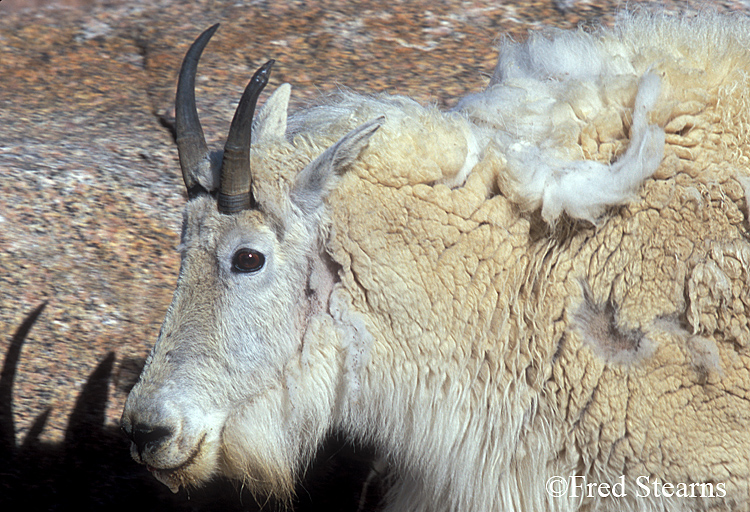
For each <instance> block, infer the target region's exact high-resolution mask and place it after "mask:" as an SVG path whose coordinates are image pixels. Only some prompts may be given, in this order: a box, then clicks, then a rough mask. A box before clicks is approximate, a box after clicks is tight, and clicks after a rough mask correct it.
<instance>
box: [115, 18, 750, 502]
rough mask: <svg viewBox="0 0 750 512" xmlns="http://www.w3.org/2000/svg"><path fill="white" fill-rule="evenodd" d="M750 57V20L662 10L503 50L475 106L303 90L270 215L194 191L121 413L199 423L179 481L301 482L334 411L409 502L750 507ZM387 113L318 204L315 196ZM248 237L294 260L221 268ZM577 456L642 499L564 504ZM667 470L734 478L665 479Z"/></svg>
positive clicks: (273, 149)
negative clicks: (230, 209)
mask: <svg viewBox="0 0 750 512" xmlns="http://www.w3.org/2000/svg"><path fill="white" fill-rule="evenodd" d="M749 73H750V22H749V21H748V20H747V19H746V18H743V17H733V18H730V17H715V16H713V15H707V14H706V15H703V16H699V17H697V18H695V19H674V18H669V17H663V16H660V15H648V14H641V15H627V16H624V17H623V18H622V19H621V21H620V22H619V24H618V25H617V26H616V27H615V28H614V29H601V30H598V31H596V32H594V33H590V34H589V33H585V32H583V31H576V32H560V31H552V32H548V33H544V34H536V35H532V36H531V37H530V39H529V40H528V41H527V42H525V43H520V44H518V43H506V44H504V45H503V47H502V48H501V57H500V59H499V64H498V67H497V70H496V71H495V75H494V77H493V80H492V82H491V84H490V86H489V87H488V89H487V90H486V91H485V92H483V93H479V94H477V95H474V96H471V97H468V98H466V99H464V100H463V101H462V102H461V103H460V104H459V106H458V107H457V109H456V110H454V111H452V112H440V111H438V110H436V109H434V108H425V107H422V106H420V105H418V104H416V103H415V102H414V101H412V100H409V99H408V98H404V97H397V96H396V97H394V96H377V97H363V96H359V95H355V94H344V95H342V96H339V97H337V98H334V99H331V100H330V102H329V103H327V104H325V105H322V106H320V107H316V108H313V109H311V110H307V111H304V112H300V113H297V114H293V115H291V116H290V117H289V118H288V119H287V116H286V108H287V104H288V99H289V90H288V87H287V86H283V87H282V88H280V89H279V91H278V92H277V93H276V95H274V96H273V97H272V99H269V100H268V102H267V104H266V106H265V108H264V109H263V111H262V112H261V113H260V114H259V117H258V119H257V120H256V130H255V142H254V145H253V153H252V158H253V169H254V180H255V184H254V187H255V194H256V197H257V198H258V201H259V203H260V211H258V212H251V213H243V214H241V215H239V216H238V217H237V218H236V219H234V218H230V217H228V216H223V215H221V214H218V213H217V212H216V211H215V208H214V207H213V202H212V200H211V199H210V198H201V199H197V200H194V201H192V202H191V203H190V204H189V205H188V207H187V212H188V213H187V220H186V225H185V235H184V239H183V244H184V246H185V248H184V256H183V269H182V271H181V278H180V284H179V285H178V289H177V291H176V293H175V301H174V303H173V305H172V308H171V309H170V313H169V315H168V317H167V320H166V321H165V326H164V329H163V332H162V335H161V336H160V339H159V341H158V343H157V346H156V347H155V349H154V354H153V356H152V360H151V362H150V364H149V366H148V367H147V368H146V369H145V370H144V374H143V376H142V379H141V382H140V383H139V385H138V386H137V387H136V388H135V389H134V390H133V392H132V394H131V396H130V398H129V401H128V405H127V407H126V411H125V413H124V416H123V418H124V421H151V422H159V421H161V422H173V423H174V422H175V421H177V422H178V423H179V421H182V424H183V428H182V432H184V434H175V436H174V437H173V439H170V440H169V442H168V444H165V445H164V446H162V447H160V448H159V449H156V448H155V449H154V450H153V451H152V452H149V453H145V454H134V455H135V456H136V458H137V459H140V460H141V461H142V462H146V463H148V464H150V465H152V466H155V467H157V468H163V471H161V472H159V471H157V476H160V477H161V478H162V479H163V480H165V481H166V482H167V483H168V484H169V485H171V486H172V487H173V488H176V487H177V486H178V485H180V484H190V483H200V482H201V481H204V480H205V479H206V478H208V477H210V475H212V474H217V473H223V474H228V475H231V476H235V477H238V478H242V479H244V480H245V481H246V482H247V483H248V485H250V486H251V487H252V488H254V489H256V490H258V491H262V492H275V493H277V494H279V495H281V496H285V495H287V494H288V493H289V492H290V490H291V485H292V481H293V479H294V477H295V474H296V472H297V471H298V470H299V468H300V466H301V465H304V463H305V461H306V460H307V458H308V457H309V455H310V453H311V452H312V450H313V449H314V447H315V446H316V444H317V443H318V442H319V441H320V440H321V439H322V436H323V435H324V434H325V433H326V431H328V430H329V429H331V428H334V427H335V428H338V429H342V430H343V431H345V432H347V433H348V434H349V435H350V436H351V437H352V438H354V439H365V440H367V441H371V442H374V443H375V444H376V445H377V446H378V447H379V450H380V452H381V454H382V456H383V457H384V458H385V459H386V460H387V461H388V462H389V465H390V470H391V473H392V476H393V479H394V485H393V487H392V489H391V491H390V493H389V496H388V501H387V504H386V505H385V508H386V510H390V511H407V510H408V511H421V510H423V511H431V512H436V511H487V512H489V511H542V510H560V511H572V510H612V511H619V510H670V511H671V510H750V494H749V491H748V489H749V488H750V347H749V345H750V237H749V236H748V231H749V230H750V221H749V220H748V203H750V199H749V198H748V188H750V187H749V186H748V183H750V170H749V169H750V140H749V137H750V135H749V134H750V108H749V107H750V88H749V87H748V86H749V84H748V76H749ZM378 116H385V118H384V119H381V120H379V121H376V122H377V123H378V124H379V125H380V128H379V129H378V130H377V132H370V131H367V132H361V131H360V132H359V133H360V134H365V140H364V141H363V142H361V143H360V142H351V143H350V144H349V147H344V149H343V150H342V151H345V153H346V156H347V157H348V158H349V160H347V161H351V164H350V165H343V164H342V165H341V166H339V167H337V165H333V168H332V171H331V177H330V179H331V180H332V181H331V182H330V183H329V184H328V185H326V186H325V187H323V189H321V194H322V196H321V197H322V199H323V201H324V202H323V203H322V204H321V205H320V207H314V208H313V207H308V206H305V205H309V204H311V203H309V202H308V201H307V200H305V201H301V200H298V199H294V198H295V197H297V198H299V197H306V198H307V197H308V195H309V193H310V190H309V187H308V188H307V189H306V188H305V187H304V184H300V179H302V180H303V181H304V178H300V176H305V175H309V174H310V173H309V172H307V174H306V173H305V172H303V173H301V174H299V171H300V170H301V169H303V168H307V169H310V162H311V161H312V160H313V159H314V158H316V157H317V156H318V155H319V154H320V153H322V152H323V151H324V150H325V149H326V148H328V147H330V146H332V145H334V144H336V142H337V141H338V140H340V139H341V137H343V136H344V135H346V134H347V133H349V132H350V131H351V130H353V129H355V128H356V127H357V126H360V125H362V124H363V123H366V122H368V121H371V120H373V119H376V118H377V117H378ZM373 126H375V125H373ZM375 127H377V126H375ZM348 140H350V141H352V140H354V139H351V138H350V139H348ZM345 146H346V145H345ZM326 154H328V153H326ZM332 158H333V157H332ZM334 160H335V158H334ZM332 161H333V160H332ZM336 161H338V160H336ZM339 176H341V177H340V178H339ZM329 189H331V191H330V193H328V192H326V191H327V190H329ZM300 190H304V191H305V192H304V193H303V192H300ZM290 191H291V192H290ZM305 194H308V195H305ZM305 209H309V211H302V210H305ZM269 226H271V227H269ZM273 226H276V227H273ZM274 230H276V231H274ZM282 232H283V235H280V233H282ZM240 239H241V241H240V242H238V241H237V240H240ZM238 243H245V244H259V245H258V246H259V247H265V250H267V251H268V252H269V254H272V255H273V259H269V260H268V261H269V262H272V264H273V265H274V266H273V267H272V268H271V267H270V266H269V268H266V269H264V272H266V271H268V272H267V273H266V274H259V276H260V277H259V278H258V279H255V280H253V278H248V279H245V280H244V281H243V280H242V279H238V278H237V276H234V275H231V274H230V273H227V272H226V271H225V270H222V265H225V263H222V262H224V261H226V259H227V257H228V255H231V251H232V248H234V247H237V244H238ZM201 261H202V263H201ZM191 265H192V268H191ZM217 265H218V267H217ZM269 265H271V263H269ZM256 277H258V276H256ZM243 279H244V277H243ZM264 280H265V281H264ZM198 283H203V284H198ZM306 288H307V289H308V292H309V290H310V289H312V290H313V291H316V290H318V291H319V293H317V292H316V293H313V294H312V295H311V294H310V293H306ZM205 296H209V297H210V298H211V300H210V301H209V302H206V300H207V299H205ZM238 358H239V359H238ZM243 358H244V359H243ZM188 375H189V376H190V377H189V378H188V377H186V376H188ZM175 387H179V389H180V393H175V392H174V391H170V389H173V388H175ZM164 403H170V404H172V405H171V406H170V407H169V408H168V409H169V411H170V412H165V410H166V409H167V408H165V406H164ZM178 415H185V416H183V419H181V420H179V421H178V420H176V419H175V418H176V417H177V416H178ZM188 427H189V428H188ZM201 436H207V437H206V439H207V440H208V441H205V442H204V443H203V444H202V445H200V449H198V451H197V455H195V456H194V458H193V459H190V460H188V462H185V461H186V457H184V456H181V455H180V451H179V450H180V449H182V450H184V451H187V452H189V451H191V450H194V449H195V447H196V445H198V441H197V439H200V438H201ZM164 461H167V462H164ZM183 464H184V465H183ZM178 466H179V469H177V470H176V471H172V469H171V468H174V467H178ZM554 476H560V477H563V478H565V479H569V478H570V477H572V476H579V477H582V478H585V479H586V481H587V482H596V483H609V484H610V485H611V484H614V483H616V482H618V481H619V479H620V478H623V479H624V482H625V485H626V491H627V494H628V496H626V497H621V498H613V497H608V498H602V497H597V496H594V497H590V498H589V497H586V498H575V497H571V496H570V493H568V495H566V496H563V497H559V498H554V497H551V496H550V495H549V494H548V492H547V491H546V488H545V484H546V483H547V481H548V479H549V478H551V477H554ZM644 476H645V477H647V478H649V479H650V480H651V482H653V481H654V480H658V481H659V482H662V483H664V482H669V483H672V484H678V483H685V484H690V483H696V484H700V483H711V484H712V485H713V486H714V487H716V486H717V485H718V484H723V489H724V490H725V492H724V496H720V497H715V498H705V499H704V498H700V497H695V498H684V497H677V496H672V497H655V496H654V495H653V494H652V495H650V496H648V497H639V496H637V493H638V489H639V488H638V487H637V486H636V483H635V482H636V479H637V478H638V477H644Z"/></svg>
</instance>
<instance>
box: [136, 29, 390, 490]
mask: <svg viewBox="0 0 750 512" xmlns="http://www.w3.org/2000/svg"><path fill="white" fill-rule="evenodd" d="M215 30H216V26H214V27H211V28H210V29H208V30H207V31H206V32H204V33H203V34H202V35H201V36H200V37H199V38H198V39H197V40H196V41H195V43H193V45H192V47H191V48H190V50H189V51H188V52H187V54H186V56H185V59H184V61H183V65H182V70H181V72H180V78H179V83H178V87H177V99H176V135H177V137H176V138H177V145H178V150H179V155H180V165H181V167H182V173H183V178H184V181H185V186H186V187H187V191H188V197H189V201H188V204H187V207H186V210H185V215H184V224H183V230H182V242H181V246H180V247H181V255H182V262H181V268H180V276H179V281H178V284H177V289H176V290H175V294H174V298H173V301H172V304H171V306H170V308H169V310H168V312H167V315H166V319H165V320H164V324H163V326H162V329H161V333H160V334H159V338H158V340H157V342H156V345H155V346H154V349H153V351H152V352H151V354H150V356H149V358H148V360H147V362H146V366H145V368H144V370H143V373H142V375H141V378H140V381H139V382H138V384H137V385H136V386H135V387H134V388H133V390H132V391H131V393H130V396H129V397H128V400H127V404H126V406H125V410H124V412H123V416H122V427H123V430H124V431H125V433H126V434H127V435H128V436H129V437H130V439H131V440H132V441H133V443H132V447H131V451H132V455H133V457H134V458H135V459H136V460H137V461H138V462H141V463H143V464H146V465H147V466H148V467H149V469H150V470H151V471H152V472H153V473H154V475H155V476H156V477H157V478H158V479H159V480H161V481H162V482H164V483H165V484H166V485H168V486H169V487H170V488H171V489H172V490H173V491H175V492H176V491H177V490H178V489H179V487H180V486H181V485H191V484H200V483H202V482H204V481H206V480H207V479H209V478H211V477H212V476H214V475H226V476H230V477H236V478H242V479H244V481H245V484H246V485H248V486H249V487H251V488H252V489H254V490H256V491H264V492H273V493H277V494H280V495H282V496H283V495H285V494H286V493H288V492H289V491H290V490H291V488H292V484H293V480H294V478H293V477H294V472H295V469H296V466H297V465H298V464H300V463H301V462H302V461H303V460H304V459H305V457H306V456H307V455H309V454H310V452H311V451H312V450H313V449H314V448H315V444H316V443H317V442H318V441H319V439H320V437H321V436H322V435H323V434H324V433H325V430H326V429H327V428H328V427H329V426H330V419H331V417H332V414H333V409H334V407H335V401H336V398H335V394H336V386H337V385H338V383H337V379H339V377H337V376H336V373H337V372H335V371H334V370H333V368H334V367H335V365H336V364H337V363H336V362H335V361H337V360H338V359H340V355H338V354H337V349H336V348H335V347H333V346H332V347H329V348H328V349H326V348H325V347H324V345H325V343H319V345H321V347H318V348H316V349H315V350H312V349H311V348H310V347H308V346H306V343H307V341H306V340H307V339H308V338H315V339H316V340H318V341H320V340H324V339H325V336H320V335H317V336H307V337H306V333H308V334H309V332H310V330H311V329H318V330H320V329H323V327H321V325H320V322H318V323H317V324H316V325H317V327H315V326H313V325H312V324H314V323H315V322H317V321H315V322H313V321H312V320H311V319H312V318H314V317H316V315H318V314H319V313H320V312H321V311H325V310H326V309H327V302H328V299H329V296H330V293H331V290H332V287H333V284H334V281H335V278H336V276H335V273H336V271H335V269H334V268H333V267H332V265H331V263H330V261H329V260H327V258H326V256H325V251H324V250H323V242H324V240H323V238H324V234H325V232H326V229H325V226H323V225H322V224H321V223H322V221H321V219H323V218H325V215H324V213H323V210H324V199H325V195H326V193H327V191H328V190H329V189H330V187H331V186H332V183H333V181H334V180H335V177H336V176H337V175H338V174H339V173H341V172H342V171H343V170H344V168H345V167H347V166H348V165H349V164H350V163H351V162H352V161H353V160H354V159H356V158H357V157H358V155H359V153H360V151H361V150H362V148H364V146H365V145H366V144H367V142H368V139H369V138H370V136H371V135H372V134H373V133H374V132H375V131H376V130H377V128H378V127H379V126H380V123H381V122H382V118H381V119H377V120H375V121H372V122H369V123H366V124H363V125H361V126H360V127H359V128H357V129H355V130H353V131H352V132H350V133H349V134H347V135H346V136H344V137H343V138H342V139H340V140H339V141H338V142H337V143H336V144H334V145H333V146H331V147H330V148H328V149H327V150H326V151H324V152H323V153H322V154H321V155H320V156H318V157H317V158H316V159H314V160H313V161H312V162H309V159H308V160H307V162H305V161H303V159H302V157H296V156H294V155H295V147H294V142H293V141H289V140H287V138H286V136H285V132H286V120H287V106H288V100H289V87H288V86H281V87H280V88H279V90H277V91H276V93H275V94H274V95H273V96H272V97H271V99H269V100H268V101H267V102H266V105H265V106H264V109H263V112H262V114H261V115H259V116H258V117H259V118H258V119H256V123H255V124H254V123H253V112H254V109H255V104H256V101H257V99H258V96H259V94H260V92H261V90H262V89H263V87H264V86H265V84H266V82H267V81H268V76H269V72H270V68H271V65H272V63H273V61H269V62H268V63H267V64H265V65H264V66H262V67H261V68H260V69H259V70H258V71H257V72H256V73H255V75H254V76H253V78H252V80H251V81H250V83H249V85H248V86H247V88H246V89H245V92H244V94H243V96H242V99H241V100H240V103H239V106H238V107H237V111H236V113H235V115H234V119H233V121H232V125H231V128H230V131H229V135H228V137H227V142H226V145H225V147H224V152H223V157H221V158H214V156H216V155H213V154H211V153H210V152H209V151H208V149H207V145H206V142H205V139H204V136H203V130H202V128H201V125H200V122H199V120H198V114H197V110H196V106H195V94H194V85H195V74H196V68H197V64H198V60H199V58H200V55H201V53H202V51H203V49H204V47H205V46H206V44H207V43H208V40H209V39H210V37H211V36H212V35H213V33H214V31H215ZM251 130H255V132H256V133H255V140H256V144H255V146H256V147H255V148H254V155H253V157H254V158H253V163H254V165H255V166H256V167H257V168H258V169H256V170H255V171H253V173H251V171H250V144H251ZM258 147H260V148H261V149H260V150H259V149H258ZM256 153H257V154H256ZM269 155H270V156H269ZM275 155H276V156H278V155H285V156H284V158H281V157H279V158H276V156H275ZM279 159H281V160H283V162H284V163H283V164H281V165H280V164H279V163H278V162H279ZM308 162H309V163H308ZM284 165H286V166H287V167H294V166H295V165H298V167H297V169H296V170H299V169H300V168H302V167H303V168H302V169H301V170H300V171H299V172H294V173H291V175H292V176H293V177H292V178H291V179H290V180H288V183H289V184H288V185H286V184H285V183H287V181H285V180H282V179H281V177H280V176H279V173H280V172H281V171H280V170H279V169H278V168H279V167H280V166H284ZM274 166H275V168H274ZM264 173H265V174H264ZM253 175H255V176H256V178H257V177H258V176H259V175H261V176H271V178H267V179H261V180H257V179H256V180H255V183H254V180H253ZM323 224H324V223H323ZM326 350H328V352H327V353H326V352H325V351H326ZM316 365H320V367H319V368H318V367H316ZM312 382H314V385H313V384H312Z"/></svg>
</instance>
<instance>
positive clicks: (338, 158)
mask: <svg viewBox="0 0 750 512" xmlns="http://www.w3.org/2000/svg"><path fill="white" fill-rule="evenodd" d="M384 122H385V117H384V116H380V117H378V118H377V119H373V120H372V121H369V122H367V123H365V124H362V125H360V126H358V127H357V128H355V129H354V130H352V131H350V132H349V133H347V134H346V135H344V137H342V138H341V140H339V141H338V142H337V143H336V144H334V145H333V146H331V147H330V148H328V149H326V150H325V151H324V152H323V154H321V155H320V156H319V157H318V158H316V159H315V160H313V161H312V162H310V164H309V165H308V166H307V167H305V168H304V169H302V171H301V172H300V173H299V175H298V176H297V179H296V181H295V182H294V186H293V187H292V191H291V198H292V201H293V202H294V203H295V204H296V205H297V206H299V207H300V208H301V209H302V210H303V211H305V212H308V213H309V212H312V211H314V210H316V209H317V208H319V207H320V206H321V205H322V204H323V198H325V197H326V196H327V195H328V192H329V191H330V190H331V188H333V186H334V185H335V182H336V180H335V178H336V177H337V176H339V175H341V174H343V173H344V172H345V171H346V169H347V167H349V165H351V163H352V162H354V161H355V160H356V159H357V157H359V154H360V152H361V151H362V150H363V149H364V147H365V146H366V145H367V143H368V142H369V141H370V137H372V135H373V134H374V133H375V132H376V131H377V129H378V128H380V126H381V125H382V124H383V123H384Z"/></svg>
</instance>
